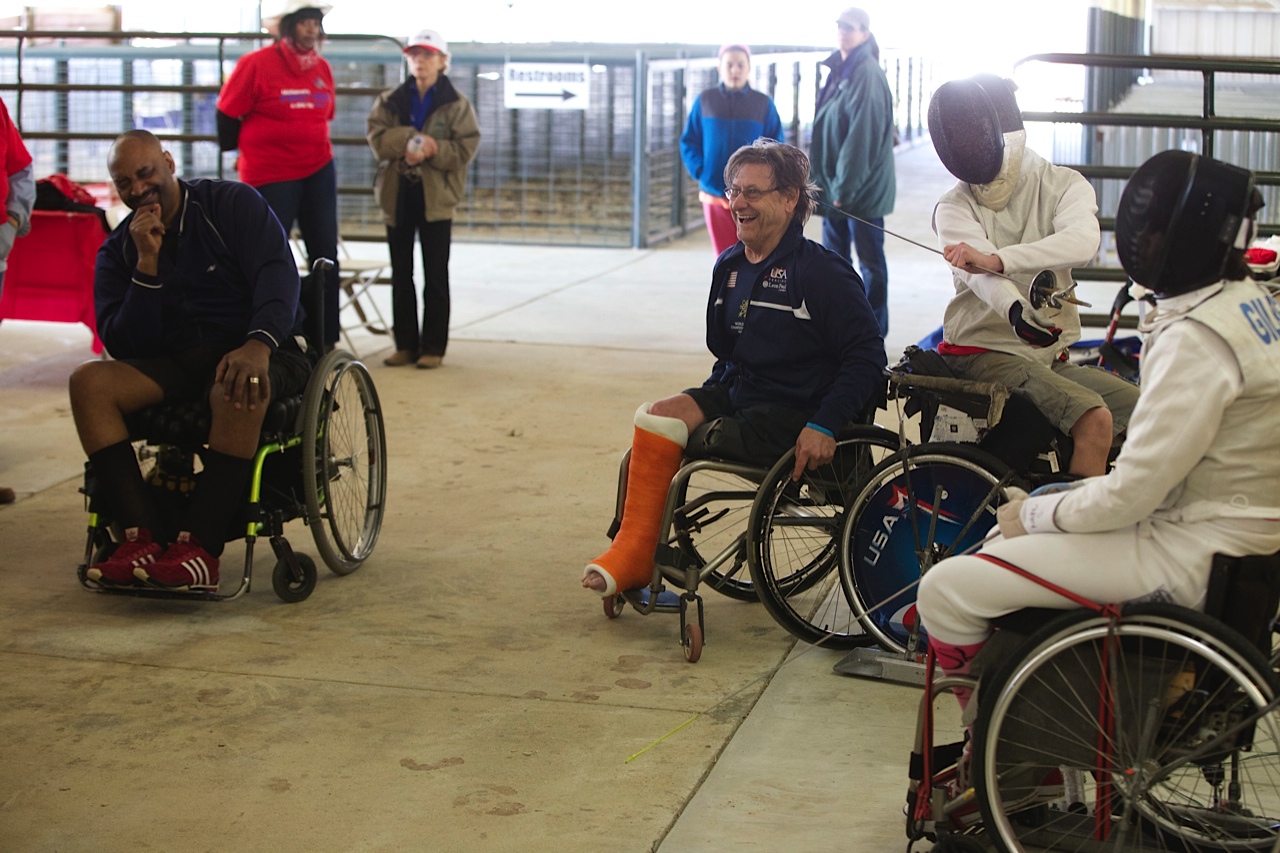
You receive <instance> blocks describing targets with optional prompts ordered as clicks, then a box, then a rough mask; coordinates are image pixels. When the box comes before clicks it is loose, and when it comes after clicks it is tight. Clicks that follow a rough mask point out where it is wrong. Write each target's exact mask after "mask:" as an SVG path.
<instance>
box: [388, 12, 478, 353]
mask: <svg viewBox="0 0 1280 853" xmlns="http://www.w3.org/2000/svg"><path fill="white" fill-rule="evenodd" d="M404 54H405V57H406V59H407V61H408V63H409V72H410V75H411V76H410V79H409V80H407V81H406V82H405V83H404V84H402V85H400V86H398V87H396V88H395V89H388V90H387V91H385V92H383V93H382V94H381V95H379V96H378V98H377V100H376V101H375V102H374V104H373V109H372V110H370V111H369V120H368V132H367V134H366V136H367V138H368V140H369V147H370V148H372V149H373V154H374V156H375V157H377V158H378V174H377V177H376V178H375V179H374V184H373V194H374V198H376V199H377V201H378V206H379V207H381V208H382V220H383V222H384V223H385V224H386V226H387V245H388V246H389V247H390V249H391V300H392V302H391V305H392V325H393V327H394V331H395V339H396V351H395V352H394V353H392V354H391V355H390V356H389V357H388V358H387V359H385V361H384V362H383V363H384V364H387V365H389V366H391V367H398V366H400V365H404V364H413V363H416V364H417V365H418V367H420V368H424V369H429V368H433V367H439V366H440V363H441V361H442V360H443V359H444V351H445V348H446V346H448V343H449V245H450V241H451V236H452V230H453V210H454V208H455V207H456V206H457V204H458V201H459V200H460V199H461V198H462V193H463V189H464V187H465V185H466V177H467V164H468V163H470V162H471V158H473V157H474V156H475V154H476V148H477V146H479V144H480V128H479V126H478V125H477V124H476V114H475V112H474V111H473V110H472V109H471V102H470V101H468V100H467V99H466V98H465V97H463V96H462V95H461V94H459V93H458V91H457V90H456V89H454V88H453V84H452V83H451V82H450V81H449V78H448V77H447V76H445V74H444V72H445V70H447V69H448V67H449V46H448V45H447V44H446V43H445V41H444V39H442V38H441V37H440V34H439V33H437V32H436V31H435V30H422V31H420V32H418V33H417V34H416V35H414V36H413V37H412V38H411V39H409V44H408V46H407V47H405V49H404ZM415 234H416V235H417V237H418V241H419V243H420V244H421V247H422V270H423V284H422V302H423V305H422V326H421V329H419V326H418V297H417V293H416V292H415V290H414V284H413V238H414V235H415Z"/></svg>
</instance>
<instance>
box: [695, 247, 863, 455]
mask: <svg viewBox="0 0 1280 853" xmlns="http://www.w3.org/2000/svg"><path fill="white" fill-rule="evenodd" d="M744 251H745V249H744V248H743V245H742V244H741V243H738V244H737V245H736V246H734V247H733V248H731V249H728V250H727V251H725V253H724V254H723V255H721V256H720V259H719V260H718V261H717V262H716V266H715V270H714V271H713V272H712V275H711V298H710V300H709V304H708V306H707V348H708V349H710V350H711V353H712V355H714V356H715V357H716V365H715V368H714V369H713V370H712V373H711V376H710V378H708V379H707V381H706V382H705V383H704V385H727V386H728V388H729V398H730V400H731V401H732V402H733V404H734V406H735V407H736V408H746V407H747V406H752V405H757V404H760V403H770V404H775V405H785V406H790V407H792V408H795V409H799V410H801V411H806V412H812V414H811V415H810V417H809V421H810V422H811V423H814V424H817V425H818V426H820V427H823V428H824V429H826V430H828V431H830V432H831V433H833V434H834V433H838V432H839V431H840V430H841V429H842V428H843V427H844V426H845V424H847V423H849V422H850V421H852V420H855V419H856V418H857V417H858V416H859V415H860V414H862V413H863V411H864V410H865V409H866V408H867V405H868V404H869V403H871V402H872V401H874V400H877V399H878V398H879V395H880V394H881V393H882V391H883V389H884V382H885V379H884V367H885V355H884V340H883V339H882V338H881V337H880V327H879V325H878V324H877V323H876V318H875V316H874V315H873V314H872V313H871V305H870V304H869V303H868V302H867V297H866V293H865V292H864V291H863V288H862V281H861V280H860V279H859V278H858V274H857V273H855V272H854V271H853V268H852V267H851V266H849V262H848V261H846V260H844V259H843V258H841V257H840V256H839V255H837V254H835V253H834V252H830V251H828V250H826V249H824V248H823V247H822V246H820V245H818V244H817V243H815V242H813V241H812V240H808V239H806V238H805V236H804V233H803V231H802V228H801V225H800V223H799V222H792V223H791V225H790V227H789V228H788V229H787V232H786V234H784V235H783V237H782V241H781V242H780V243H779V244H778V247H777V248H776V249H774V251H773V253H772V254H771V255H770V256H769V257H768V258H767V259H766V260H765V263H764V266H763V268H762V271H761V273H760V275H759V276H758V277H757V279H756V280H755V281H739V280H738V270H739V268H740V267H742V266H744V265H745V264H746V257H745V255H744ZM738 287H750V288H751V300H750V303H749V305H748V307H747V314H746V318H745V319H744V321H743V327H742V331H741V333H739V334H736V335H735V334H733V333H732V332H730V331H729V325H728V320H727V318H726V316H725V312H726V306H727V305H736V304H738V301H739V300H737V299H733V298H732V293H730V291H731V290H733V289H734V288H738ZM730 310H731V309H730Z"/></svg>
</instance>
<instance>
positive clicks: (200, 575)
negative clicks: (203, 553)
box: [182, 557, 209, 586]
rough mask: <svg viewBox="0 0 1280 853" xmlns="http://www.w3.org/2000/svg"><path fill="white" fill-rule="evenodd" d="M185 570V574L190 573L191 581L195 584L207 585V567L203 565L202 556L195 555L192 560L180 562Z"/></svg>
mask: <svg viewBox="0 0 1280 853" xmlns="http://www.w3.org/2000/svg"><path fill="white" fill-rule="evenodd" d="M182 567H183V568H184V569H186V570H187V574H189V575H191V583H192V584H193V585H195V586H208V585H209V569H208V567H207V566H206V565H205V562H204V558H203V557H196V558H195V559H193V560H187V561H186V562H184V563H183V564H182Z"/></svg>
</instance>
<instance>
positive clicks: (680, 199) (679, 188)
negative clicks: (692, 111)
mask: <svg viewBox="0 0 1280 853" xmlns="http://www.w3.org/2000/svg"><path fill="white" fill-rule="evenodd" d="M679 57H680V58H681V59H684V51H683V50H682V51H680V52H679ZM687 70H688V67H687V66H681V68H680V69H679V70H678V71H676V79H675V93H674V94H675V97H676V104H675V117H676V162H677V166H676V168H675V170H674V172H675V175H674V183H675V186H674V187H673V188H672V189H673V190H674V192H673V193H672V195H673V198H672V199H671V206H672V207H673V208H674V210H673V211H672V213H674V214H675V216H674V219H675V221H674V222H673V223H672V224H673V225H674V226H675V227H676V228H678V229H679V231H680V233H681V234H685V233H687V232H688V230H689V215H688V214H689V211H688V210H687V205H686V204H685V198H684V196H685V187H684V184H685V180H684V179H685V172H684V158H682V157H680V154H679V146H680V141H679V140H680V134H681V131H682V130H683V129H684V121H685V117H686V116H687V115H688V114H689V107H688V102H687V100H686V93H685V90H686V88H687V85H686V82H685V79H686V74H685V72H686V71H687Z"/></svg>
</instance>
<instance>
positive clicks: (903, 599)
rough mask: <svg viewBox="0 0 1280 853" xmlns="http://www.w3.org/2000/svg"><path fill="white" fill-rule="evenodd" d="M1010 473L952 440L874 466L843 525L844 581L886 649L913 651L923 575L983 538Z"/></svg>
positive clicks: (923, 446)
mask: <svg viewBox="0 0 1280 853" xmlns="http://www.w3.org/2000/svg"><path fill="white" fill-rule="evenodd" d="M1008 473H1009V469H1008V467H1007V466H1006V465H1005V464H1004V463H1003V462H1001V461H1000V460H998V459H996V458H995V457H994V456H991V455H990V454H988V453H985V452H983V451H981V450H979V449H978V448H976V447H974V446H973V445H969V444H952V443H934V444H920V445H916V446H915V447H910V448H907V449H905V450H903V451H901V452H900V453H898V454H896V455H894V456H893V457H892V458H890V459H886V460H884V461H883V462H882V463H881V464H880V466H879V467H878V468H877V469H876V470H875V471H873V472H871V475H870V476H869V477H868V478H867V479H866V481H865V483H864V485H863V487H862V489H861V491H860V492H858V494H857V497H856V498H855V499H854V500H853V501H852V506H851V508H850V510H849V523H848V524H846V525H845V526H844V529H843V530H842V531H841V541H840V585H841V586H842V587H843V589H844V594H845V596H846V597H847V598H848V600H849V605H850V606H851V607H852V608H853V611H854V614H855V615H856V616H857V619H858V621H859V622H860V623H861V625H862V628H863V629H864V630H865V631H866V632H867V633H868V634H869V635H871V636H873V637H875V639H876V642H877V643H879V644H880V645H881V647H883V648H884V649H887V650H889V651H893V652H899V653H905V652H906V651H907V646H908V644H909V642H910V637H911V626H912V625H913V624H914V623H915V621H916V615H915V613H916V586H917V585H918V584H919V582H920V576H921V575H922V574H923V573H924V572H925V571H927V570H928V568H929V567H930V566H932V565H933V564H934V563H936V562H938V561H939V560H941V559H943V558H945V557H949V556H951V555H952V554H957V553H960V552H962V551H964V550H965V549H967V548H970V547H972V546H973V545H975V544H977V543H978V542H979V541H981V540H982V538H983V536H984V535H985V534H986V533H987V531H988V530H990V529H991V526H992V525H993V524H994V523H995V520H996V515H995V513H996V506H997V505H999V504H1001V503H1003V502H1004V496H1003V489H997V488H996V484H997V483H999V482H1000V481H1001V480H1002V478H1004V477H1006V476H1007V475H1008ZM912 506H914V511H910V508H911V507H912ZM921 639H923V636H922V637H921ZM916 651H920V652H923V651H924V644H923V642H922V643H920V644H919V646H918V647H917V649H916Z"/></svg>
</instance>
